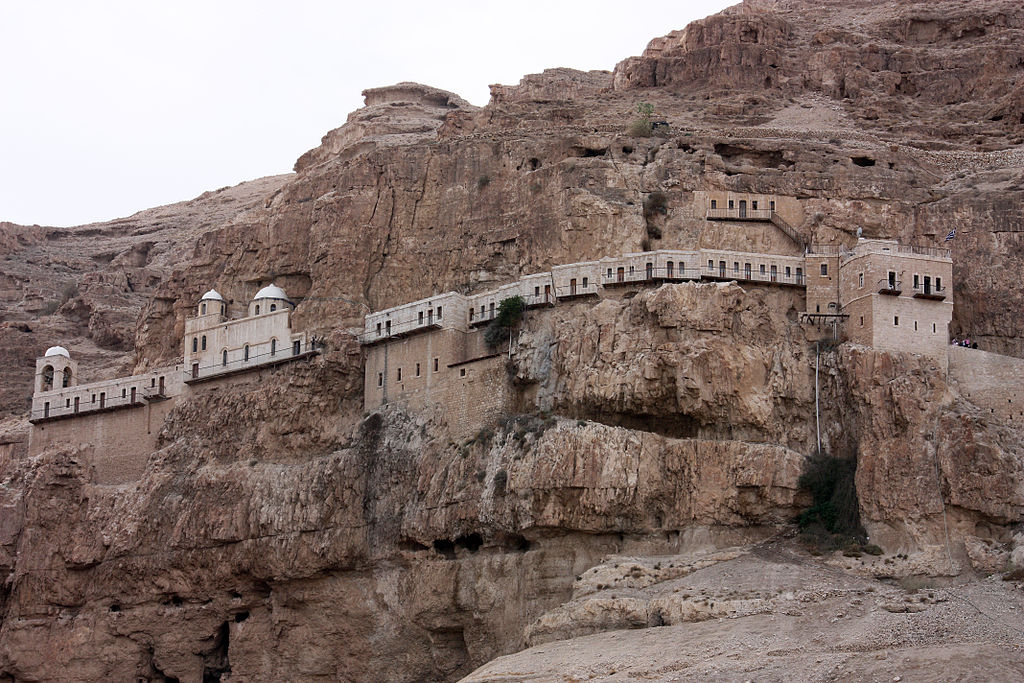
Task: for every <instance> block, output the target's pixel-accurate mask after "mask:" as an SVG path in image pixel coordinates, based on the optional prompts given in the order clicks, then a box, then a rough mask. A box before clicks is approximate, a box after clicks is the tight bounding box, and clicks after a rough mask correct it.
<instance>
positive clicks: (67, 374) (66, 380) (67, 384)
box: [63, 368, 71, 387]
mask: <svg viewBox="0 0 1024 683" xmlns="http://www.w3.org/2000/svg"><path fill="white" fill-rule="evenodd" d="M63 386H65V387H70V386H71V368H64V384H63Z"/></svg>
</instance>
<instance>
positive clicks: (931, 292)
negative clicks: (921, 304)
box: [914, 282, 946, 301]
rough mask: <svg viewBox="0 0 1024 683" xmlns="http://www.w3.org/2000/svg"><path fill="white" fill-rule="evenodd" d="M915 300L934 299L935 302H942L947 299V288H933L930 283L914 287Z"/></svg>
mask: <svg viewBox="0 0 1024 683" xmlns="http://www.w3.org/2000/svg"><path fill="white" fill-rule="evenodd" d="M914 298H915V299H932V300H934V301H942V300H943V299H945V298H946V288H945V287H933V286H932V285H931V284H929V283H927V282H926V283H924V284H922V285H918V286H917V287H914Z"/></svg>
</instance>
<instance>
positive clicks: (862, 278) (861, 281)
mask: <svg viewBox="0 0 1024 683" xmlns="http://www.w3.org/2000/svg"><path fill="white" fill-rule="evenodd" d="M857 277H858V279H859V280H860V286H861V288H862V289H863V288H864V273H861V274H860V275H858V276H857Z"/></svg>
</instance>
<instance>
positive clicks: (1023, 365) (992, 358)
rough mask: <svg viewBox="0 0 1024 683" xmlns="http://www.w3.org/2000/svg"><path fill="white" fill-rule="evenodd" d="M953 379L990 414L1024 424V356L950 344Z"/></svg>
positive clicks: (970, 399) (966, 395)
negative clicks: (1018, 356) (1019, 356)
mask: <svg viewBox="0 0 1024 683" xmlns="http://www.w3.org/2000/svg"><path fill="white" fill-rule="evenodd" d="M949 378H950V379H951V380H953V381H954V382H955V383H956V385H957V387H958V388H959V390H960V394H961V395H962V396H963V397H964V398H966V399H967V400H968V401H970V402H971V403H973V404H974V405H976V406H978V407H979V408H981V409H982V410H984V411H985V412H987V413H988V414H989V415H994V416H995V417H997V418H999V419H1001V420H1005V421H1007V422H1011V423H1015V424H1024V358H1016V357H1014V356H1002V355H1000V354H998V353H990V352H988V351H981V350H980V349H966V348H963V347H961V346H950V347H949Z"/></svg>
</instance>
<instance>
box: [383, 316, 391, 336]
mask: <svg viewBox="0 0 1024 683" xmlns="http://www.w3.org/2000/svg"><path fill="white" fill-rule="evenodd" d="M384 334H386V335H388V336H389V337H390V336H391V321H390V320H385V321H384Z"/></svg>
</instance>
